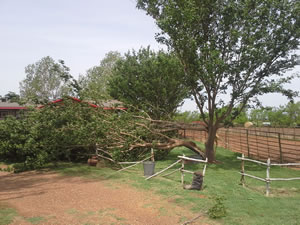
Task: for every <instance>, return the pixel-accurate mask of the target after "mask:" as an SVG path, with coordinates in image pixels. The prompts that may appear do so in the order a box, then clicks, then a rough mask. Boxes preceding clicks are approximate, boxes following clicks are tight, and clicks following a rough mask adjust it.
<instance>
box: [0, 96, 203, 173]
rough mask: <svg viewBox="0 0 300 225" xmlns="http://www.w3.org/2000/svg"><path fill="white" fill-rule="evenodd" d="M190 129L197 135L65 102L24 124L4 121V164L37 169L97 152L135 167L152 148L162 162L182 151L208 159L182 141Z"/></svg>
mask: <svg viewBox="0 0 300 225" xmlns="http://www.w3.org/2000/svg"><path fill="white" fill-rule="evenodd" d="M188 127H190V128H191V129H193V127H191V125H187V124H183V123H177V122H172V121H163V120H153V119H151V118H150V117H149V116H148V115H147V114H146V113H144V112H139V111H137V110H132V111H131V110H130V109H128V110H126V111H122V110H119V109H118V110H117V109H116V110H114V109H111V110H104V109H103V108H102V107H97V108H93V107H91V105H89V104H85V103H84V102H74V101H72V99H67V100H64V101H63V102H58V103H54V104H49V105H46V106H44V107H43V108H39V109H33V110H32V111H28V112H27V113H26V114H25V115H24V116H23V117H22V119H15V118H8V119H6V120H3V121H0V161H2V160H10V161H15V162H20V163H22V165H23V167H24V169H35V168H39V167H42V166H43V165H44V164H45V163H48V162H53V161H58V160H70V161H76V160H82V159H84V160H86V158H87V157H89V155H91V154H95V150H96V149H97V148H98V149H100V150H101V154H102V156H103V157H105V158H107V159H109V160H111V161H113V162H118V161H128V160H135V161H136V160H139V159H142V158H144V157H145V155H147V154H149V152H150V150H151V148H152V149H154V150H155V152H156V153H155V155H156V157H157V158H160V157H163V156H165V155H167V154H168V152H169V151H171V150H172V149H174V148H175V147H180V146H184V147H187V148H189V149H191V150H192V151H193V152H195V153H197V154H199V155H201V156H202V158H204V153H203V151H202V150H201V149H200V148H199V147H198V146H197V145H196V144H195V143H194V142H192V141H188V140H183V139H181V138H180V137H179V135H178V130H180V129H187V128H188ZM188 129H189V128H188ZM205 129H206V128H205V127H204V126H203V127H201V126H198V127H197V130H205Z"/></svg>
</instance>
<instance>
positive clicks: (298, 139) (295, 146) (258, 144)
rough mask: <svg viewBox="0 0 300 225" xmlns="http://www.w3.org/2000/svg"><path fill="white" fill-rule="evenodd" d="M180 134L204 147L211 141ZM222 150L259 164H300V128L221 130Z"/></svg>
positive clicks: (196, 134)
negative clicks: (242, 155)
mask: <svg viewBox="0 0 300 225" xmlns="http://www.w3.org/2000/svg"><path fill="white" fill-rule="evenodd" d="M180 134H181V135H182V136H183V137H185V138H190V139H193V140H196V141H200V142H203V143H204V142H205V141H206V138H207V133H206V132H205V131H197V130H180ZM218 146H220V147H224V148H227V149H230V150H231V151H233V152H238V153H242V154H245V155H247V156H248V157H249V158H254V159H259V160H267V159H268V158H270V159H271V160H272V161H273V162H280V163H284V162H285V163H293V162H300V128H269V127H262V128H248V129H246V128H221V129H219V130H218Z"/></svg>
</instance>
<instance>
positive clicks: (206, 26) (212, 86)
mask: <svg viewBox="0 0 300 225" xmlns="http://www.w3.org/2000/svg"><path fill="white" fill-rule="evenodd" d="M299 4H300V3H299V1H298V0H285V1H282V0H259V1H257V0H241V1H237V0H181V1H179V0H137V7H138V8H140V9H142V10H144V11H146V13H147V14H148V15H150V16H151V17H153V18H154V19H155V21H156V24H157V25H158V27H159V28H160V29H161V32H160V33H159V34H157V36H156V38H157V40H158V41H159V42H161V43H165V44H166V45H167V46H168V47H169V48H171V49H173V50H174V51H175V52H176V54H177V56H178V57H179V59H180V61H181V63H182V65H183V66H184V71H185V80H186V83H187V85H188V87H189V88H190V90H191V92H192V95H193V97H194V99H195V101H196V103H197V106H198V108H199V110H200V113H201V115H202V119H203V121H204V122H205V123H206V126H207V130H208V138H207V141H206V143H205V147H206V155H207V157H208V160H209V161H210V162H213V161H215V152H214V150H213V149H214V139H215V137H216V133H217V130H218V128H219V127H220V124H221V123H222V121H224V119H225V118H228V115H230V114H231V112H232V110H233V109H234V108H235V107H237V106H239V109H240V112H242V111H243V110H244V108H245V107H246V105H247V103H248V102H249V101H251V100H254V99H255V97H256V96H257V95H262V94H264V93H273V92H280V93H283V94H285V95H287V96H288V97H293V96H294V95H295V94H297V93H295V92H293V91H291V90H285V89H284V86H283V84H284V83H286V82H289V81H290V80H291V79H292V78H293V76H287V75H286V71H287V70H289V69H291V68H293V67H294V66H295V65H296V64H297V59H298V56H297V55H296V51H295V50H296V49H298V47H299V35H300V29H299V24H300V19H299V16H300V6H299ZM298 63H299V61H298ZM224 95H227V96H230V100H229V101H224V98H223V96H224ZM224 107H226V109H227V110H225V111H223V110H220V109H222V108H224ZM206 109H207V111H208V116H205V115H206V113H205V110H206ZM238 114H239V113H236V114H235V116H238ZM235 116H232V117H231V118H232V119H234V118H235Z"/></svg>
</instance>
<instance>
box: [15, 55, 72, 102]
mask: <svg viewBox="0 0 300 225" xmlns="http://www.w3.org/2000/svg"><path fill="white" fill-rule="evenodd" d="M25 73H26V78H25V79H24V80H23V81H22V82H20V96H21V98H22V99H24V100H25V101H30V102H35V103H40V102H47V101H49V100H53V99H57V98H59V97H61V96H63V95H66V94H69V93H70V91H71V89H70V87H69V85H68V84H67V83H66V82H65V78H64V76H65V75H66V74H69V68H68V67H66V66H65V65H64V62H63V61H62V60H60V61H59V62H55V60H54V59H52V58H51V57H50V56H46V57H44V58H42V59H41V60H39V61H38V62H36V63H34V64H30V65H28V66H27V67H26V68H25Z"/></svg>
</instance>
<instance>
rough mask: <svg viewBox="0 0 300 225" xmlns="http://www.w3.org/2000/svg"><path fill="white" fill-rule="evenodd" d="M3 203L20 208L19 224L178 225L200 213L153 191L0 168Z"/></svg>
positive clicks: (103, 181)
mask: <svg viewBox="0 0 300 225" xmlns="http://www.w3.org/2000/svg"><path fill="white" fill-rule="evenodd" d="M0 203H1V204H5V205H6V206H8V207H11V208H14V209H16V210H17V213H18V216H16V217H15V220H14V222H13V223H12V224H13V225H23V224H24V225H27V224H45V225H48V224H53V225H54V224H55V225H60V224H72V225H73V224H74V225H75V224H82V225H83V224H85V225H89V224H124V225H125V224H127V225H129V224H130V225H135V224H139V225H169V224H170V225H174V224H183V223H184V222H185V221H186V220H189V219H192V218H194V217H195V216H197V215H195V214H192V213H191V212H190V211H189V210H187V209H184V208H181V207H179V206H176V205H175V204H174V203H173V202H172V199H166V198H163V197H160V196H157V195H155V194H153V193H151V192H150V191H141V190H137V189H135V188H133V187H131V186H129V185H127V184H122V185H120V184H118V185H115V183H112V182H110V181H107V180H101V181H99V180H88V179H85V178H80V177H67V176H62V175H59V174H57V173H54V172H25V173H20V174H12V173H5V172H0ZM204 220H205V219H204V218H203V219H201V218H200V219H197V221H196V222H194V223H192V224H207V222H205V221H204Z"/></svg>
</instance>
